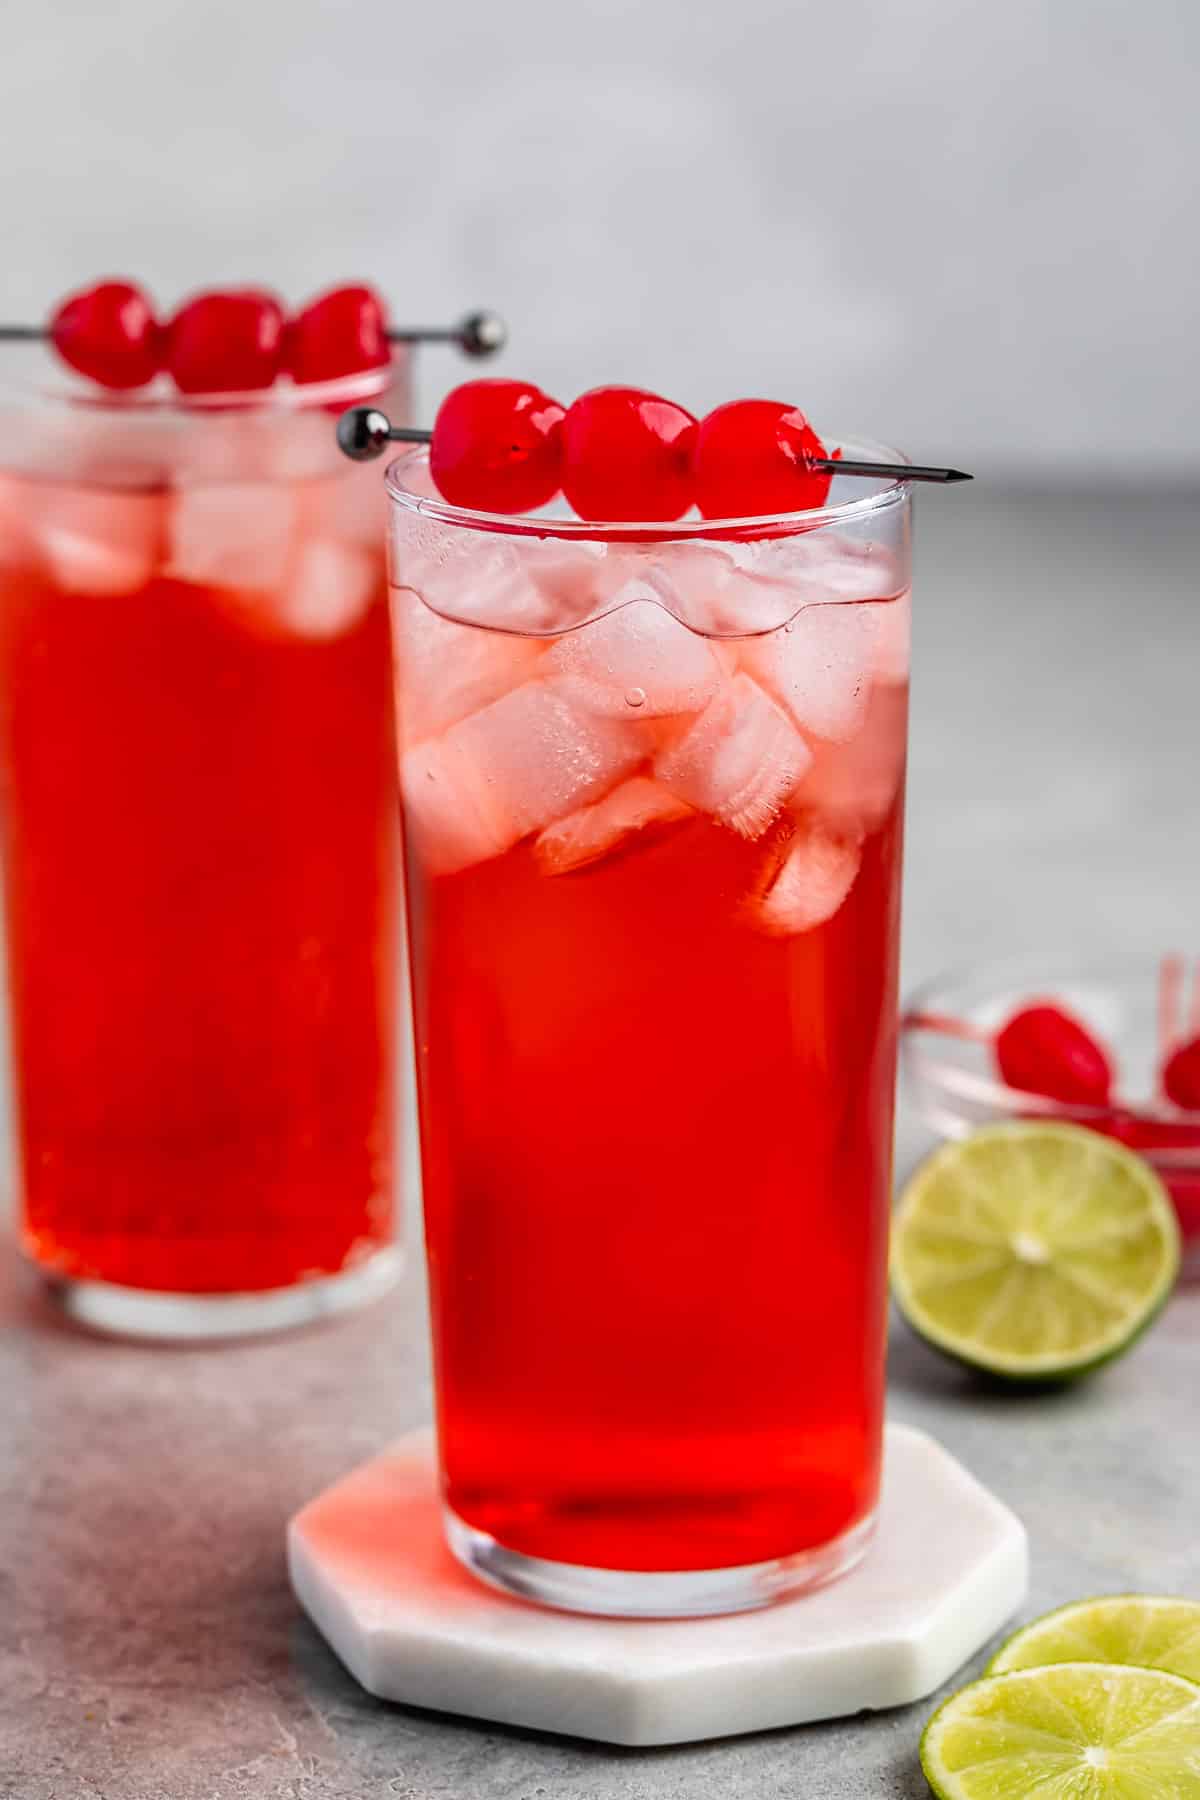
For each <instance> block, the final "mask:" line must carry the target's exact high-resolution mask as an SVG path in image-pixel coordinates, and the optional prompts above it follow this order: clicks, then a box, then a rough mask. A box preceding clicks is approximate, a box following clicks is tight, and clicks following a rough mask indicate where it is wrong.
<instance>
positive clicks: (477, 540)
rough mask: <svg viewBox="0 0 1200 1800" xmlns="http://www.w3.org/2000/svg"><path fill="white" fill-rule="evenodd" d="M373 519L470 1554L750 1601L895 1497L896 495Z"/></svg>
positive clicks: (432, 1203)
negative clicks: (693, 508)
mask: <svg viewBox="0 0 1200 1800" xmlns="http://www.w3.org/2000/svg"><path fill="white" fill-rule="evenodd" d="M390 486H391V494H392V501H393V506H392V545H391V551H392V570H393V584H394V585H393V592H392V606H393V625H394V631H395V636H396V659H397V671H398V707H399V720H400V737H401V764H400V767H401V791H402V800H403V812H404V821H405V833H406V846H407V871H408V881H407V893H408V905H409V924H410V932H411V944H412V952H411V953H412V963H413V989H414V1001H415V1020H416V1041H417V1052H418V1082H419V1089H420V1106H421V1131H422V1156H423V1168H424V1187H425V1208H426V1231H427V1240H428V1247H429V1261H430V1275H431V1285H432V1301H433V1321H434V1347H435V1362H436V1373H437V1389H438V1415H439V1433H440V1445H441V1455H442V1460H443V1471H444V1491H445V1500H446V1505H447V1509H448V1530H449V1535H450V1538H451V1542H452V1544H453V1546H454V1548H455V1549H456V1551H457V1553H458V1554H459V1555H460V1556H461V1557H462V1558H463V1559H464V1560H465V1561H466V1562H468V1563H469V1564H470V1565H471V1566H472V1567H474V1568H475V1569H476V1570H477V1571H478V1572H480V1573H481V1574H483V1575H484V1576H485V1577H486V1578H488V1579H491V1580H493V1581H495V1582H498V1583H499V1584H501V1585H504V1586H508V1587H510V1588H513V1589H515V1590H517V1591H520V1592H522V1593H525V1594H527V1595H531V1596H533V1597H535V1598H540V1599H542V1600H545V1601H548V1602H550V1603H556V1604H561V1605H566V1606H573V1607H581V1608H583V1609H585V1610H592V1611H611V1612H622V1613H639V1612H640V1613H657V1614H663V1613H684V1612H710V1611H722V1610H730V1609H734V1608H738V1607H743V1606H749V1605H756V1604H761V1603H762V1602H763V1601H764V1600H766V1599H769V1598H771V1597H773V1596H774V1595H776V1594H779V1593H782V1592H786V1591H790V1590H791V1589H793V1588H796V1587H799V1586H802V1585H806V1584H809V1583H811V1582H813V1581H817V1580H821V1579H825V1578H827V1577H828V1576H830V1575H832V1574H834V1573H837V1572H838V1571H839V1570H840V1569H842V1568H844V1567H846V1566H848V1565H849V1563H850V1562H851V1561H853V1560H854V1558H855V1557H856V1556H857V1555H858V1554H859V1553H860V1551H861V1549H862V1547H863V1545H864V1543H865V1541H866V1538H867V1535H868V1534H869V1531H870V1525H871V1520H872V1517H873V1513H874V1510H875V1506H876V1499H877V1493H878V1483H879V1459H880V1442H881V1426H882V1409H883V1368H884V1319H885V1261H886V1236H887V1217H888V1203H889V1185H890V1163H891V1131H892V1097H893V1078H894V1062H895V1037H896V1031H895V990H896V948H897V921H898V901H899V875H900V853H901V835H902V824H901V820H902V805H903V800H902V795H903V766H904V747H905V715H906V700H907V676H908V599H907V593H908V580H909V575H908V563H907V512H908V507H907V490H906V489H905V488H904V486H903V485H902V484H900V483H893V484H891V485H881V486H880V487H879V488H878V489H877V491H874V492H868V493H866V494H864V492H863V489H862V486H861V485H859V486H858V487H856V488H855V490H854V493H853V496H852V497H850V498H848V499H847V500H846V501H845V502H843V503H842V504H836V505H833V506H830V507H828V508H826V509H824V510H815V511H809V512H807V513H798V514H795V515H792V516H790V517H789V518H786V519H783V520H777V521H775V522H774V524H773V525H771V526H770V527H769V528H768V527H765V526H763V525H761V524H760V525H759V526H758V528H757V529H756V527H755V526H754V524H752V523H745V524H740V525H731V526H716V525H711V524H705V523H697V524H690V523H689V524H682V525H668V526H660V527H656V528H654V530H653V531H650V530H648V529H646V528H642V529H639V528H638V527H635V526H620V527H611V526H593V525H587V524H583V523H579V522H576V521H572V520H570V519H567V518H557V517H556V518H547V519H540V520H538V521H536V523H535V522H532V521H531V520H529V519H528V518H518V519H513V520H511V521H502V520H499V519H497V518H488V517H485V516H482V515H473V514H470V513H467V512H464V511H461V510H459V509H456V508H454V507H451V506H449V505H447V504H445V503H444V502H442V501H440V500H438V499H436V498H434V497H432V488H431V486H430V483H429V478H428V473H427V468H426V464H425V460H424V458H423V457H422V456H421V455H419V454H411V455H409V456H406V457H404V458H402V459H401V461H400V462H399V463H397V464H396V465H395V466H394V469H393V471H392V476H391V482H390Z"/></svg>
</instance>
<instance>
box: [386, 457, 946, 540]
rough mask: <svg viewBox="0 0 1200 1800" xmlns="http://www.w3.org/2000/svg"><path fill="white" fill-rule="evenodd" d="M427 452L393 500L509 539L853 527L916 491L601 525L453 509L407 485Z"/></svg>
mask: <svg viewBox="0 0 1200 1800" xmlns="http://www.w3.org/2000/svg"><path fill="white" fill-rule="evenodd" d="M831 441H832V443H833V444H834V447H835V448H839V449H844V450H853V451H854V452H855V454H856V455H857V454H861V456H862V459H863V460H864V461H870V462H886V463H894V464H895V465H896V468H897V470H898V471H902V470H903V469H904V468H905V467H906V466H907V465H908V463H909V462H910V461H911V460H912V459H911V458H910V457H908V456H905V455H904V453H903V451H900V450H893V449H891V448H890V447H889V446H888V445H886V444H876V443H874V442H872V441H871V440H869V439H866V438H858V437H855V438H845V439H843V438H833V439H832V440H831ZM428 462H429V448H428V446H427V445H421V444H414V445H412V446H410V447H409V448H408V449H406V450H404V451H403V452H402V453H401V454H400V455H399V456H397V457H396V458H395V459H394V460H393V461H392V462H390V463H389V464H388V466H387V469H386V470H385V472H384V485H385V486H386V488H387V492H388V496H389V498H390V499H391V500H392V501H393V502H394V503H395V504H396V505H398V506H401V507H403V508H404V509H405V510H406V511H407V512H413V513H419V514H421V516H422V517H424V518H427V519H436V520H437V521H438V522H439V523H440V524H443V525H454V526H458V527H460V528H461V529H464V530H471V531H481V532H491V533H495V534H500V535H502V536H505V537H537V538H564V539H567V540H570V541H573V542H576V543H580V542H583V543H587V542H605V543H609V542H618V543H656V544H666V543H688V542H698V541H702V540H711V539H712V538H724V539H727V540H728V539H739V538H741V539H745V538H764V537H793V536H799V535H800V534H801V533H803V532H808V531H815V530H818V529H819V528H821V527H823V526H826V525H837V524H848V523H849V524H853V523H857V522H858V521H860V520H863V519H868V518H870V517H872V516H873V515H874V514H876V513H880V512H889V511H890V510H891V509H892V508H893V507H896V506H903V505H905V504H906V503H907V502H908V499H909V497H910V495H911V493H912V485H913V484H912V482H911V481H907V480H905V478H904V476H903V474H902V473H898V474H897V477H896V479H895V480H894V481H887V482H885V484H884V486H883V487H881V488H880V489H879V491H878V492H873V493H866V494H863V495H862V496H861V498H859V499H854V500H844V501H840V502H838V503H837V504H836V505H834V506H813V507H809V508H808V509H807V510H805V511H800V512H788V513H763V514H759V515H754V516H747V517H744V518H732V519H688V518H684V519H672V520H664V519H650V520H640V521H631V520H603V519H596V520H593V519H574V518H565V519H564V518H555V517H554V516H553V515H552V514H550V513H490V512H482V511H477V510H475V509H474V508H471V507H466V506H454V505H452V503H451V502H450V501H449V500H443V499H441V498H440V497H438V496H434V495H427V494H420V493H417V492H416V491H415V490H414V489H413V488H411V487H406V486H405V484H404V480H403V475H404V472H405V471H406V470H408V469H412V468H414V467H417V466H420V467H423V468H425V467H427V466H428Z"/></svg>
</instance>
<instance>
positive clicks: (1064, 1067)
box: [911, 1001, 1200, 1141]
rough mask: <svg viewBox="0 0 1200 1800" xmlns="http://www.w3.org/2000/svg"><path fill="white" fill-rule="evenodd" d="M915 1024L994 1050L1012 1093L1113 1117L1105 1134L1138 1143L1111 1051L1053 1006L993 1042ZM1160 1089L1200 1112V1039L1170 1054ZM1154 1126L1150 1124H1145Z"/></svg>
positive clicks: (1027, 1009) (1009, 1026)
mask: <svg viewBox="0 0 1200 1800" xmlns="http://www.w3.org/2000/svg"><path fill="white" fill-rule="evenodd" d="M911 1023H912V1024H915V1025H917V1026H920V1027H921V1028H923V1029H928V1030H937V1031H944V1032H947V1033H949V1034H950V1035H953V1036H956V1037H967V1038H979V1039H982V1040H983V1041H984V1042H987V1043H989V1044H990V1047H991V1051H992V1056H993V1058H994V1060H995V1064H996V1069H997V1072H998V1073H999V1075H1000V1078H1001V1080H1002V1081H1003V1082H1004V1083H1005V1085H1006V1086H1007V1087H1010V1088H1016V1089H1018V1090H1019V1091H1020V1092H1021V1093H1025V1094H1038V1095H1040V1096H1041V1097H1042V1098H1044V1099H1047V1100H1058V1101H1060V1102H1061V1103H1062V1104H1063V1105H1066V1106H1084V1107H1091V1108H1094V1109H1095V1110H1097V1111H1101V1112H1108V1111H1110V1112H1111V1118H1110V1119H1109V1120H1107V1121H1106V1122H1105V1128H1106V1129H1108V1128H1109V1127H1110V1126H1113V1127H1118V1126H1119V1127H1120V1128H1121V1129H1120V1130H1119V1132H1118V1135H1120V1136H1123V1137H1127V1138H1128V1139H1129V1141H1134V1138H1135V1137H1136V1135H1137V1134H1136V1133H1133V1134H1132V1135H1131V1134H1130V1132H1129V1131H1128V1130H1127V1129H1126V1128H1127V1127H1129V1126H1132V1125H1133V1124H1134V1123H1136V1121H1134V1119H1133V1116H1132V1115H1131V1114H1130V1113H1129V1111H1128V1109H1127V1108H1126V1107H1123V1106H1121V1105H1120V1103H1119V1102H1117V1101H1115V1100H1114V1097H1113V1084H1114V1081H1115V1079H1116V1077H1115V1073H1114V1068H1113V1059H1112V1056H1111V1054H1110V1052H1109V1051H1108V1050H1107V1049H1106V1048H1105V1046H1104V1045H1103V1044H1102V1043H1101V1042H1100V1040H1099V1039H1098V1038H1096V1037H1094V1036H1093V1034H1092V1033H1091V1032H1090V1031H1089V1030H1088V1029H1087V1026H1086V1025H1083V1024H1082V1023H1081V1022H1080V1021H1079V1020H1078V1019H1076V1018H1074V1017H1073V1016H1072V1015H1071V1014H1070V1013H1069V1012H1067V1011H1066V1009H1065V1008H1064V1007H1062V1006H1059V1005H1057V1004H1055V1003H1052V1002H1050V1001H1039V1002H1037V1003H1036V1004H1035V1005H1032V1006H1024V1007H1022V1008H1021V1009H1020V1010H1019V1011H1018V1012H1015V1013H1014V1014H1013V1015H1012V1017H1011V1018H1010V1019H1009V1020H1008V1021H1007V1022H1006V1024H1004V1025H1003V1026H1002V1027H1001V1028H1000V1030H999V1031H998V1032H996V1033H995V1035H994V1036H993V1035H992V1034H990V1033H987V1032H983V1031H979V1030H977V1029H976V1027H974V1026H972V1025H967V1024H965V1023H963V1022H962V1021H960V1020H957V1019H946V1018H942V1017H940V1016H936V1017H935V1016H934V1015H931V1014H918V1015H917V1016H916V1017H915V1018H914V1019H912V1020H911ZM1159 1083H1160V1086H1161V1088H1162V1092H1163V1094H1164V1095H1165V1097H1166V1098H1167V1099H1168V1100H1169V1101H1171V1102H1172V1104H1173V1105H1175V1106H1178V1107H1180V1108H1181V1109H1182V1110H1184V1111H1188V1112H1200V1035H1197V1036H1195V1037H1191V1038H1188V1039H1187V1040H1186V1041H1185V1042H1183V1043H1180V1044H1174V1045H1172V1044H1170V1043H1168V1045H1167V1046H1166V1048H1165V1049H1164V1052H1163V1055H1162V1058H1161V1064H1160V1069H1159ZM1147 1123H1148V1122H1147Z"/></svg>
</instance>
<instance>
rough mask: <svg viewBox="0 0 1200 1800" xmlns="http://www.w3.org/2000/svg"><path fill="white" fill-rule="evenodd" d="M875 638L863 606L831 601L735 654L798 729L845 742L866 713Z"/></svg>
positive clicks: (810, 607) (752, 640) (751, 640)
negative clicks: (739, 656)
mask: <svg viewBox="0 0 1200 1800" xmlns="http://www.w3.org/2000/svg"><path fill="white" fill-rule="evenodd" d="M874 637H875V622H874V620H873V619H872V618H871V617H870V616H869V615H868V613H867V610H866V608H865V607H862V606H855V605H851V604H843V603H836V604H835V603H832V602H831V603H829V604H826V605H821V606H808V607H805V609H804V611H803V612H801V613H798V614H797V616H796V617H795V618H794V619H792V620H790V621H789V623H788V625H787V626H786V627H785V629H783V630H782V631H774V632H772V633H770V635H769V636H767V637H761V638H752V639H750V640H748V642H747V643H746V644H745V645H744V647H743V648H742V650H741V653H740V655H741V661H742V664H743V666H744V667H745V668H747V669H748V670H749V671H750V673H751V674H752V675H753V676H754V678H755V679H756V680H757V681H758V682H760V683H761V685H762V686H763V687H764V688H765V689H766V690H767V692H768V693H769V694H771V695H773V696H774V698H775V699H776V700H778V701H779V703H780V705H781V706H783V707H784V708H785V710H786V711H787V713H788V714H789V716H790V717H791V718H792V719H793V720H794V721H795V723H796V724H797V725H798V726H799V727H800V728H801V730H802V731H804V732H805V733H806V734H811V735H813V736H815V737H820V738H829V739H832V740H833V741H835V742H845V740H846V739H847V738H850V737H853V735H854V733H855V732H856V731H857V730H858V729H859V727H860V726H861V724H862V722H863V718H864V716H865V714H866V710H867V699H868V693H869V683H870V676H871V656H872V649H873V645H874Z"/></svg>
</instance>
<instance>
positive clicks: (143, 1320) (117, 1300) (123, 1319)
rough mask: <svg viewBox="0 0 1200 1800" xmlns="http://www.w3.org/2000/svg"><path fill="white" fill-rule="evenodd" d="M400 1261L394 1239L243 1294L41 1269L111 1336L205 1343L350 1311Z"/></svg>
mask: <svg viewBox="0 0 1200 1800" xmlns="http://www.w3.org/2000/svg"><path fill="white" fill-rule="evenodd" d="M403 1267H404V1256H403V1253H402V1252H401V1251H400V1250H399V1249H398V1248H397V1247H396V1246H395V1245H389V1246H388V1248H387V1249H385V1250H377V1251H376V1252H375V1254H374V1255H373V1256H371V1257H369V1258H368V1259H367V1260H366V1261H365V1262H361V1263H356V1264H355V1266H354V1267H353V1268H352V1269H347V1270H346V1271H345V1272H344V1273H343V1274H341V1275H322V1276H319V1277H318V1278H317V1279H316V1280H313V1281H298V1282H297V1283H296V1284H295V1286H294V1287H285V1288H270V1289H267V1290H264V1291H263V1292H261V1293H239V1294H160V1293H156V1292H154V1291H153V1290H152V1289H149V1288H130V1287H118V1286H116V1285H115V1283H113V1282H108V1281H76V1280H74V1279H73V1278H71V1277H70V1276H65V1277H64V1276H57V1275H50V1274H48V1273H47V1271H45V1270H42V1271H41V1273H42V1274H43V1276H44V1277H45V1279H46V1282H47V1285H48V1287H49V1291H50V1294H51V1296H52V1298H53V1299H54V1300H55V1301H56V1302H57V1304H58V1305H59V1306H60V1307H61V1308H62V1310H63V1312H64V1313H66V1315H67V1317H68V1318H71V1319H74V1320H75V1321H76V1323H77V1324H80V1325H87V1326H89V1327H90V1328H91V1330H93V1331H101V1332H105V1333H107V1334H108V1335H109V1336H111V1337H129V1338H157V1339H159V1340H160V1341H162V1340H166V1341H170V1342H173V1343H181V1344H182V1343H192V1344H202V1343H213V1342H218V1341H220V1340H221V1339H222V1338H240V1337H259V1336H262V1335H264V1334H265V1333H267V1332H271V1331H290V1330H294V1329H295V1327H296V1326H298V1325H311V1324H313V1323H314V1322H315V1321H317V1320H319V1319H331V1318H335V1317H336V1316H337V1315H338V1314H339V1313H345V1312H351V1311H353V1310H354V1309H355V1308H356V1307H359V1306H366V1305H368V1304H369V1303H370V1302H371V1301H372V1300H377V1299H379V1298H380V1297H381V1296H382V1295H383V1294H386V1293H387V1292H388V1290H389V1289H390V1288H393V1287H394V1286H395V1285H396V1282H397V1281H398V1280H399V1278H400V1273H401V1270H402V1269H403Z"/></svg>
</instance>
